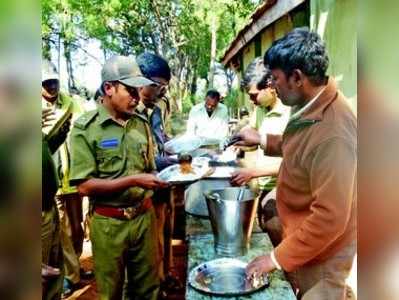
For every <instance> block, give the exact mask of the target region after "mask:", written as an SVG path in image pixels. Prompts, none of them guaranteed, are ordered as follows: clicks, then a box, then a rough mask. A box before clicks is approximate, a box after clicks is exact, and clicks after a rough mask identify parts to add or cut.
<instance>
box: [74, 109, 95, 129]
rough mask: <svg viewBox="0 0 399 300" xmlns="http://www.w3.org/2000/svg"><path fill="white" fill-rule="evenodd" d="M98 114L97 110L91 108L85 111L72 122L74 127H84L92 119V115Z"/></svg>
mask: <svg viewBox="0 0 399 300" xmlns="http://www.w3.org/2000/svg"><path fill="white" fill-rule="evenodd" d="M97 115H98V110H97V109H96V110H91V111H88V112H87V113H84V114H83V115H81V116H80V117H79V118H78V119H77V120H76V121H75V123H74V124H73V125H74V126H75V127H77V128H80V129H86V127H87V126H88V125H89V124H90V122H91V121H93V120H94V117H95V116H97Z"/></svg>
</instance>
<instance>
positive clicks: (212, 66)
mask: <svg viewBox="0 0 399 300" xmlns="http://www.w3.org/2000/svg"><path fill="white" fill-rule="evenodd" d="M216 22H217V20H216V16H215V15H213V16H212V21H211V63H210V66H209V76H208V78H209V88H210V89H211V88H213V79H214V76H215V61H216V29H217V28H216V27H217V24H216Z"/></svg>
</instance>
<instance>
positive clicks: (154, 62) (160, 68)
mask: <svg viewBox="0 0 399 300" xmlns="http://www.w3.org/2000/svg"><path fill="white" fill-rule="evenodd" d="M136 61H137V64H138V65H139V67H140V71H141V73H143V75H144V77H147V78H151V77H161V78H163V79H166V80H167V81H169V80H170V78H171V74H170V68H169V65H168V62H167V61H166V60H165V59H163V58H162V57H160V56H158V55H155V54H152V53H149V52H144V53H142V54H140V55H139V56H137V58H136Z"/></svg>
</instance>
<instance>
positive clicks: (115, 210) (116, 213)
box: [94, 198, 152, 220]
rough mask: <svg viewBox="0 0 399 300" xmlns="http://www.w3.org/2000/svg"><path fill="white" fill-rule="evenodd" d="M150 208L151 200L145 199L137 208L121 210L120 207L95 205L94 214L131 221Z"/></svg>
mask: <svg viewBox="0 0 399 300" xmlns="http://www.w3.org/2000/svg"><path fill="white" fill-rule="evenodd" d="M151 207H152V200H151V198H146V199H144V200H143V201H142V202H141V205H139V206H137V207H124V208H121V207H111V206H101V205H95V207H94V212H95V213H97V214H99V215H102V216H104V217H109V218H115V219H122V220H132V219H134V218H135V217H137V216H138V215H141V214H143V213H145V212H146V211H147V210H148V209H150V208H151Z"/></svg>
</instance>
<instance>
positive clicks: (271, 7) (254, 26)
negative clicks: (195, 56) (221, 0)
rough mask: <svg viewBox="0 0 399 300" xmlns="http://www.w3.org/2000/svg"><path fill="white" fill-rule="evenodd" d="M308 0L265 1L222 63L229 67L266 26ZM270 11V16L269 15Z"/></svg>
mask: <svg viewBox="0 0 399 300" xmlns="http://www.w3.org/2000/svg"><path fill="white" fill-rule="evenodd" d="M305 1H306V0H265V1H264V2H263V3H262V4H260V5H259V6H258V7H257V8H256V10H255V11H254V13H253V14H252V15H251V16H250V18H249V21H248V23H247V24H246V25H245V26H244V27H243V28H242V29H241V30H240V31H239V32H238V34H237V36H236V37H235V39H234V40H233V41H232V42H231V43H230V45H229V46H228V48H227V50H226V51H225V52H224V54H223V56H222V57H221V59H220V61H221V63H222V64H223V65H227V64H228V63H229V62H230V60H231V59H232V58H233V57H234V56H235V55H236V54H237V53H238V52H239V51H240V50H241V49H242V48H243V47H244V46H245V45H247V44H248V42H249V41H250V40H252V38H253V37H255V36H256V35H257V34H258V33H259V32H260V31H261V30H262V29H264V28H265V27H266V26H268V25H269V24H271V23H272V22H274V21H275V20H277V19H278V18H280V17H282V16H283V15H284V14H286V13H288V12H289V11H290V10H292V9H293V8H294V7H296V6H298V5H299V4H301V3H303V2H305ZM269 11H270V16H267V14H268V13H269Z"/></svg>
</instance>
